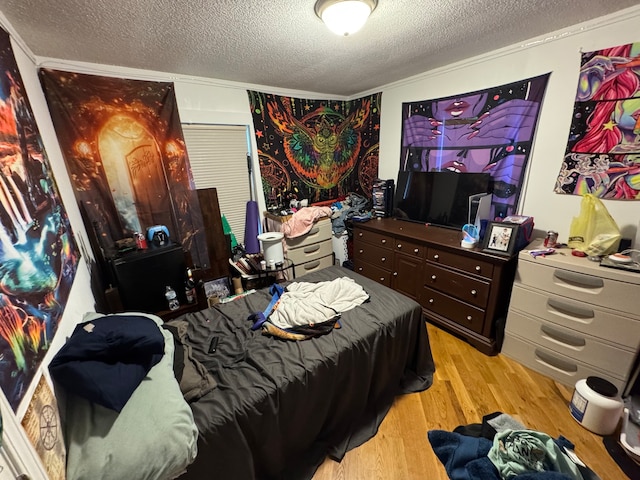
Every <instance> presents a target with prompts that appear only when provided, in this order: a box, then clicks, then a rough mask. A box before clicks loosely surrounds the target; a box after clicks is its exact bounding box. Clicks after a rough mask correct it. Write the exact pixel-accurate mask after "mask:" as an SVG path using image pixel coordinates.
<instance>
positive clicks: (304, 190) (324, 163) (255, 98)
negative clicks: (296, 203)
mask: <svg viewBox="0 0 640 480" xmlns="http://www.w3.org/2000/svg"><path fill="white" fill-rule="evenodd" d="M248 94H249V102H250V105H251V113H252V115H253V126H254V130H255V135H256V143H257V145H258V156H259V159H260V173H261V176H262V188H263V190H264V194H265V198H266V201H267V206H269V207H272V206H277V205H283V206H286V207H288V203H287V202H286V201H285V200H286V199H285V198H283V197H284V196H287V194H291V195H295V196H296V197H297V200H303V199H307V200H308V201H309V203H313V202H320V201H328V200H334V199H337V198H339V197H341V196H346V195H348V194H349V193H357V194H360V195H363V196H366V197H371V190H372V187H373V181H374V180H375V178H376V177H377V175H378V149H379V131H380V99H381V95H382V94H380V93H377V94H373V95H370V96H368V97H363V98H359V99H356V100H349V101H343V100H309V99H301V98H292V97H281V96H278V95H271V94H266V93H260V92H254V91H249V92H248Z"/></svg>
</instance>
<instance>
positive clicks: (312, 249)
mask: <svg viewBox="0 0 640 480" xmlns="http://www.w3.org/2000/svg"><path fill="white" fill-rule="evenodd" d="M318 250H320V245H310V246H308V247H305V248H304V250H303V252H304V253H313V252H317V251H318Z"/></svg>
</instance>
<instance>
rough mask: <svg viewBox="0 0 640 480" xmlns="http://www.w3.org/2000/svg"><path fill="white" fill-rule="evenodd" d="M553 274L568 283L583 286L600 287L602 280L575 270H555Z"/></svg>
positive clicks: (602, 284)
mask: <svg viewBox="0 0 640 480" xmlns="http://www.w3.org/2000/svg"><path fill="white" fill-rule="evenodd" d="M553 276H554V277H556V278H557V279H558V280H561V281H563V282H565V283H568V284H570V285H574V286H576V287H583V288H602V287H604V280H602V279H601V278H598V277H592V276H591V275H583V274H581V273H576V272H567V271H566V270H555V271H554V272H553Z"/></svg>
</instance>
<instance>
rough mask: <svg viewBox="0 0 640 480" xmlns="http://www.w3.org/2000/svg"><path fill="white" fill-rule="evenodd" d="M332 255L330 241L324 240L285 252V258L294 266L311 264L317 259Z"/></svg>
mask: <svg viewBox="0 0 640 480" xmlns="http://www.w3.org/2000/svg"><path fill="white" fill-rule="evenodd" d="M332 253H333V246H332V244H331V241H330V240H325V241H322V242H318V243H312V244H310V245H304V246H302V247H297V248H290V249H289V250H288V251H287V257H288V258H289V260H291V261H292V262H293V263H294V264H295V265H299V264H301V263H307V262H311V261H313V260H318V259H319V258H322V257H326V256H327V255H331V254H332Z"/></svg>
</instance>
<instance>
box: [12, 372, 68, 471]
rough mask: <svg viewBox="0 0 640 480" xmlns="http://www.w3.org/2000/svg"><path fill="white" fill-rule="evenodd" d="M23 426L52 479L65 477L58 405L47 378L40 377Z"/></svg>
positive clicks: (64, 460) (64, 451) (23, 419)
mask: <svg viewBox="0 0 640 480" xmlns="http://www.w3.org/2000/svg"><path fill="white" fill-rule="evenodd" d="M22 427H23V428H24V431H25V432H26V434H27V437H28V438H29V441H30V442H31V445H33V447H34V448H35V451H36V453H37V454H38V456H39V457H40V459H41V460H42V465H44V467H45V470H46V471H47V476H48V477H49V480H64V479H65V478H66V466H67V464H66V457H67V452H66V448H65V446H64V439H63V437H62V426H61V422H60V415H59V413H58V403H57V402H56V398H55V396H54V395H53V391H52V390H51V388H50V387H49V384H48V383H47V380H46V379H45V378H44V375H41V376H40V380H39V381H38V385H37V386H36V390H35V392H34V393H33V397H31V402H30V403H29V406H28V407H27V411H26V413H25V414H24V417H23V418H22Z"/></svg>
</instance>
